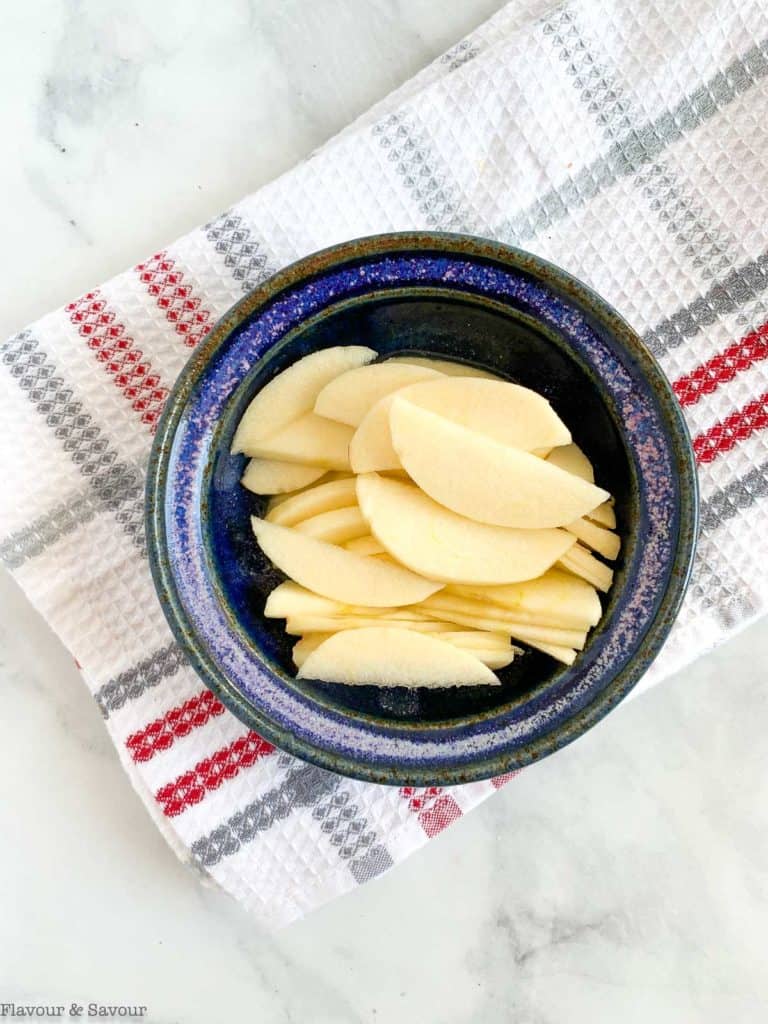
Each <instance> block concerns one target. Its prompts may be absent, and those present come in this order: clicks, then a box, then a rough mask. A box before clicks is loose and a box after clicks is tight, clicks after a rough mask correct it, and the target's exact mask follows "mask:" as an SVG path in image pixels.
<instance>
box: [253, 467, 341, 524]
mask: <svg viewBox="0 0 768 1024" xmlns="http://www.w3.org/2000/svg"><path fill="white" fill-rule="evenodd" d="M356 504H357V488H356V481H355V478H354V477H353V476H348V477H345V478H344V479H343V480H329V481H328V483H320V484H318V485H317V487H310V488H309V489H308V490H306V491H302V492H301V494H296V495H294V496H293V497H292V498H288V499H286V501H283V502H280V504H279V505H277V506H275V507H274V508H271V509H270V510H269V512H268V513H267V519H268V520H269V521H270V523H277V524H278V525H279V526H295V525H296V523H300V522H302V521H303V520H304V519H310V518H311V517H312V516H319V515H320V514H321V513H323V512H332V511H333V510H334V509H336V508H347V507H348V506H350V505H356Z"/></svg>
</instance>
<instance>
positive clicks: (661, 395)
mask: <svg viewBox="0 0 768 1024" xmlns="http://www.w3.org/2000/svg"><path fill="white" fill-rule="evenodd" d="M429 251H433V252H437V253H440V252H450V254H451V255H454V256H462V255H464V256H466V257H469V258H477V259H482V260H484V261H491V262H493V261H496V262H499V263H501V264H503V265H505V266H507V267H508V268H512V269H514V270H518V271H522V272H524V273H528V274H531V275H533V276H534V277H536V278H537V279H543V280H544V281H545V282H546V283H549V284H554V285H555V287H556V288H557V289H558V291H560V292H562V293H564V294H565V295H566V296H567V297H568V298H570V299H572V300H574V301H576V302H577V303H578V304H579V305H580V306H581V307H582V308H583V309H584V310H585V311H586V312H587V313H588V314H589V315H590V316H592V317H594V318H595V319H597V320H598V321H600V322H601V323H602V324H603V326H604V327H605V328H607V330H608V331H609V332H610V334H611V336H612V337H613V339H614V340H615V341H617V342H618V343H619V345H621V346H622V347H623V348H624V350H625V351H626V352H628V353H629V355H630V356H631V357H632V358H633V360H634V361H635V362H636V363H637V364H638V366H639V368H640V371H641V374H642V376H643V378H644V379H645V380H646V381H647V382H648V384H649V386H650V388H651V390H652V392H653V394H654V396H655V397H656V399H657V401H658V400H661V401H660V405H661V407H662V409H663V410H664V420H665V424H666V425H667V426H668V428H670V437H672V436H674V437H675V440H676V441H677V442H678V446H677V450H676V451H675V457H676V467H677V472H678V486H679V516H680V522H679V530H678V538H677V545H676V547H675V551H674V557H673V559H672V563H671V565H670V568H669V578H668V582H667V586H666V589H665V590H664V592H663V593H662V595H661V597H660V600H659V603H658V607H657V609H656V612H655V614H654V616H653V618H652V620H651V621H650V622H649V624H648V626H647V628H646V631H645V633H644V635H643V636H642V637H641V638H640V640H639V642H638V646H637V649H636V651H635V654H634V656H633V657H632V658H631V659H630V660H629V661H628V662H627V664H625V665H624V666H623V667H622V668H620V669H619V670H618V671H617V672H616V673H615V674H613V675H612V676H611V677H610V678H609V680H608V682H607V683H606V685H605V686H604V688H603V689H602V690H601V691H600V693H599V694H597V695H596V696H595V697H594V699H593V700H592V701H590V702H589V703H588V704H587V705H586V706H585V707H583V708H582V709H580V710H579V711H578V712H577V713H576V714H575V715H573V716H572V717H571V718H569V719H567V720H566V721H565V722H563V723H560V724H559V725H558V726H556V727H555V728H554V729H553V730H552V732H550V733H548V734H547V735H546V736H545V737H543V738H540V739H537V740H534V741H529V742H527V743H525V744H523V745H521V746H519V747H516V748H514V749H511V750H507V751H505V752H503V753H496V754H493V755H491V756H484V757H483V758H479V759H477V760H476V761H472V762H470V763H464V764H455V765H450V766H447V765H440V766H437V767H435V768H429V767H424V766H413V765H409V766H405V767H398V766H393V765H387V766H386V767H382V766H378V765H373V764H370V763H368V762H365V761H362V760H359V759H358V760H355V759H353V758H352V757H351V756H350V755H349V754H345V753H341V752H333V751H326V750H323V749H319V748H316V747H314V746H313V745H311V744H310V743H308V742H307V741H306V740H304V739H301V738H300V737H297V736H295V735H294V734H293V733H291V732H289V731H287V730H286V729H285V728H284V727H283V726H281V725H279V724H277V723H274V722H273V721H272V720H271V719H270V718H269V717H268V716H266V715H265V714H263V713H261V712H260V711H259V710H258V709H256V708H255V707H254V706H253V705H252V704H251V703H250V701H248V699H247V697H245V695H244V694H242V693H241V692H240V690H239V689H237V688H236V687H235V686H234V685H233V684H232V683H231V682H230V681H229V679H228V678H227V676H226V675H225V673H224V672H223V671H222V670H221V669H220V668H219V667H218V665H216V664H215V662H214V661H213V659H212V658H211V657H210V655H209V653H208V650H207V646H206V644H205V643H204V642H203V641H202V639H201V638H200V637H199V636H198V635H197V632H196V631H195V629H194V627H193V626H192V624H191V622H190V621H189V618H188V616H187V613H186V611H185V609H184V607H183V605H182V603H181V600H180V597H179V594H178V590H177V587H176V582H175V579H174V576H173V573H172V570H171V567H170V561H169V558H168V548H167V536H166V524H165V506H166V500H165V499H166V485H167V468H168V460H169V457H170V452H171V448H172V445H173V441H174V438H175V435H176V431H177V428H178V425H179V422H180V420H181V417H182V414H183V411H184V408H185V406H186V404H187V402H188V399H189V397H190V395H191V393H192V391H193V389H194V387H195V385H196V383H197V380H198V377H199V375H200V374H201V373H202V372H203V371H204V369H205V367H206V366H207V364H208V362H209V360H210V358H211V357H212V356H213V354H214V353H215V352H216V350H217V349H218V348H219V346H220V345H221V344H223V343H224V342H225V341H226V339H227V338H228V337H229V335H230V334H231V333H232V332H234V331H235V330H237V329H238V328H239V327H241V326H242V324H243V323H244V322H245V321H246V320H247V319H248V318H249V317H250V316H252V315H253V314H254V313H255V312H256V311H257V310H258V309H259V308H260V307H262V306H264V305H266V304H267V303H269V302H271V301H272V300H273V299H275V298H276V297H277V296H279V295H280V294H281V293H282V292H285V291H286V290H288V289H290V288H292V287H293V286H295V285H297V284H299V283H300V282H302V281H305V280H308V279H311V278H312V277H314V276H316V275H318V274H322V273H323V272H325V271H328V270H329V269H331V268H336V267H340V266H342V265H344V264H346V263H354V262H355V261H357V260H361V259H363V260H365V259H369V258H374V257H376V256H385V255H387V254H391V253H397V252H411V253H413V252H429ZM698 525H699V487H698V475H697V471H696V463H695V456H694V451H693V446H692V443H691V438H690V433H689V431H688V426H687V423H686V421H685V417H684V415H683V411H682V408H681V407H680V405H679V403H678V402H677V399H676V397H675V395H674V392H673V390H672V386H671V383H670V382H669V380H668V378H667V377H666V375H665V374H664V372H663V371H662V369H661V367H660V366H659V364H658V362H657V361H656V359H655V357H654V356H653V355H652V353H651V352H650V351H649V349H648V348H647V347H646V345H645V343H644V342H643V340H642V338H641V337H640V335H639V334H638V333H637V332H636V331H635V330H634V328H632V327H631V326H630V324H629V323H628V322H627V321H626V320H625V319H624V317H622V316H621V314H619V313H618V312H617V311H616V310H615V309H614V308H613V307H612V306H611V305H610V304H609V303H608V302H607V301H606V300H605V299H603V298H602V297H601V296H600V295H599V294H598V293H597V292H595V291H594V290H593V289H592V288H591V287H590V286H589V285H587V284H585V283H584V282H583V281H581V280H579V279H578V278H577V277H575V276H574V275H573V274H570V273H569V272H568V271H566V270H563V269H562V268H561V267H558V266H557V265H556V264H554V263H551V262H550V261H548V260H545V259H543V258H542V257H539V256H536V255H534V254H532V253H530V252H527V251H526V250H523V249H519V248H517V247H515V246H511V245H507V244H505V243H502V242H497V241H494V240H492V239H487V238H483V237H479V236H474V235H467V234H458V233H453V232H438V231H403V232H390V233H384V234H374V235H366V236H362V237H360V238H354V239H350V240H347V241H344V242H340V243H337V244H335V245H332V246H328V247H326V248H324V249H320V250H318V251H316V252H313V253H311V254H309V255H308V256H304V257H302V258H301V259H298V260H296V261H294V262H293V263H291V264H289V265H288V266H286V267H284V268H283V269H282V270H280V271H278V272H277V273H275V274H273V275H271V276H270V277H269V278H267V279H266V280H265V281H263V282H262V283H261V284H259V285H257V286H256V288H254V289H253V290H252V291H250V292H249V293H248V294H246V295H244V296H243V298H241V299H239V300H238V301H237V302H236V303H235V304H234V305H233V306H231V307H230V308H229V309H228V310H227V311H226V312H225V313H224V314H223V315H222V316H221V317H220V318H219V320H218V321H217V322H216V323H215V324H214V326H213V327H212V328H211V330H210V331H209V332H208V334H207V335H206V337H205V338H204V339H203V341H202V342H201V343H200V345H199V346H198V347H197V349H195V350H194V352H193V353H192V355H191V357H190V359H189V360H188V361H187V363H186V364H185V366H184V367H183V369H182V370H181V372H180V374H179V376H178V377H177V379H176V381H175V383H174V385H173V387H172V389H171V393H170V395H169V396H168V399H167V401H166V403H165V406H164V409H163V412H162V414H161V416H160V419H159V421H158V425H157V431H156V433H155V437H154V439H153V443H152V448H151V451H150V456H149V461H148V466H147V478H146V488H145V530H146V542H147V552H148V559H149V564H150V570H151V573H152V578H153V583H154V586H155V590H156V592H157V595H158V598H159V601H160V604H161V607H162V609H163V612H164V614H165V617H166V619H167V621H168V624H169V626H170V628H171V632H172V633H173V635H174V638H175V640H176V642H177V643H178V644H179V646H180V648H181V649H182V651H183V652H184V654H185V656H186V657H187V658H188V659H189V661H190V663H191V665H192V666H193V668H194V669H195V671H196V672H197V674H198V676H199V677H200V678H201V680H202V681H203V683H204V684H205V686H206V687H208V688H209V689H210V690H211V691H212V692H213V693H214V694H215V696H216V697H218V699H219V700H220V701H221V702H222V703H223V704H224V705H225V706H226V707H227V708H228V709H229V710H230V711H232V713H233V714H235V715H236V717H237V718H238V719H239V720H240V721H242V722H243V723H244V724H245V725H247V726H248V727H249V728H252V729H254V730H255V731H257V732H258V733H260V734H261V735H262V736H263V737H264V738H265V739H267V740H268V741H269V742H271V743H273V744H274V745H275V746H276V747H278V748H280V749H282V750H285V751H287V752H289V753H291V754H293V755H294V756H296V757H298V758H301V759H302V760H304V761H308V762H310V763H312V764H315V765H317V766H319V767H321V768H324V769H326V770H329V771H333V772H336V773H341V774H344V775H346V776H347V777H350V778H355V779H359V780H362V781H368V782H374V783H379V784H387V785H396V786H408V785H416V786H425V785H426V786H429V785H442V786H446V785H457V784H462V783H465V782H469V781H478V780H481V779H487V778H491V777H494V776H497V775H500V774H504V773H506V772H510V771H514V770H516V769H518V768H521V767H523V766H524V765H526V764H529V763H531V762H533V761H536V760H539V759H541V758H542V757H544V756H547V755H548V754H550V753H553V752H554V751H555V750H558V749H560V748H561V747H564V746H566V745H567V744H569V743H571V742H573V741H574V740H575V739H577V738H578V737H579V736H581V735H583V734H584V733H585V732H587V731H588V730H589V729H590V728H591V727H592V726H594V725H595V724H597V722H599V721H600V720H601V719H602V718H604V717H605V716H606V715H607V714H608V713H609V712H610V711H611V710H612V709H613V708H614V707H615V706H616V705H617V704H618V703H619V702H620V701H621V700H623V699H624V697H625V696H626V695H627V694H628V693H629V692H630V691H631V690H632V689H633V687H634V686H635V685H636V684H637V682H638V681H639V679H640V678H641V677H642V675H643V674H644V673H645V671H646V670H647V669H648V667H649V666H650V664H651V663H652V662H653V660H654V659H655V657H656V656H657V654H658V653H659V651H660V649H661V647H662V646H663V644H664V642H665V640H666V638H667V635H668V634H669V631H670V629H671V627H672V625H673V623H674V621H675V618H676V617H677V613H678V611H679V609H680V605H681V603H682V601H683V598H684V596H685V592H686V589H687V586H688V582H689V580H690V576H691V572H692V569H693V563H694V558H695V552H696V541H697V537H698ZM531 747H535V748H536V749H533V750H532V749H531Z"/></svg>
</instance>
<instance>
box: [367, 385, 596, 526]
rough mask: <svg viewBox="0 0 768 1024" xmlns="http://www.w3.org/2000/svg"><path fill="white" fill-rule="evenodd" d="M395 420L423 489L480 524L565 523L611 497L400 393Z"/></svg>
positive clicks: (401, 448)
mask: <svg viewBox="0 0 768 1024" xmlns="http://www.w3.org/2000/svg"><path fill="white" fill-rule="evenodd" d="M390 426H391V430H392V442H393V445H394V447H395V450H396V451H397V454H398V456H399V458H400V461H401V463H402V464H403V466H404V467H405V469H406V470H407V472H408V473H409V475H410V476H411V477H412V478H413V480H415V481H416V483H417V484H418V485H419V487H421V488H422V489H423V490H424V491H426V493H427V494H429V495H430V497H432V498H434V499H435V501H437V502H439V503H440V504H441V505H445V506H446V507H447V508H450V509H452V510H453V511H454V512H457V513H459V514H460V515H464V516H467V517H468V518H469V519H474V520H476V521H477V522H480V523H488V524H491V525H496V526H507V527H512V528H520V529H526V528H527V529H545V528H549V527H556V526H563V525H565V524H566V523H571V522H573V520H574V519H578V518H579V517H580V516H582V515H584V514H585V513H586V512H588V511H589V510H590V509H593V508H595V507H596V506H597V505H599V504H600V503H601V502H603V501H605V500H606V499H607V498H608V497H610V495H609V494H608V492H607V491H603V490H601V489H600V488H599V487H595V486H594V484H589V483H587V482H586V481H585V480H581V479H579V477H576V476H573V474H571V473H566V472H564V471H563V470H562V469H559V468H558V467H557V466H553V465H552V464H551V463H549V462H547V461H546V460H545V459H538V458H536V456H535V455H531V454H530V453H529V452H523V451H520V450H519V449H517V448H511V447H509V446H507V445H503V444H500V443H499V442H498V441H494V440H492V439H491V438H489V437H485V436H484V435H482V434H478V433H476V432H475V431H472V430H467V429H466V427H462V426H459V424H457V423H452V422H451V421H450V420H447V419H445V418H444V417H443V416H438V415H437V414H436V413H433V412H430V411H429V410H427V409H422V408H420V407H419V406H417V405H414V404H413V403H412V402H409V401H407V400H406V399H404V398H402V397H400V395H399V394H395V395H394V396H393V400H392V406H391V409H390ZM361 504H362V503H361ZM372 532H374V533H376V531H375V530H374V531H372ZM379 539H380V540H381V541H382V543H384V541H383V539H382V538H381V537H379Z"/></svg>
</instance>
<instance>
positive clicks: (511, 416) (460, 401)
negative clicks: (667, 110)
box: [400, 377, 571, 452]
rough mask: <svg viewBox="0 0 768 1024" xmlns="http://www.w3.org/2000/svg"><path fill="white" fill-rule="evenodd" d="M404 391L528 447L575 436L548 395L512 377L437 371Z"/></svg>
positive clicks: (423, 404) (454, 418)
mask: <svg viewBox="0 0 768 1024" xmlns="http://www.w3.org/2000/svg"><path fill="white" fill-rule="evenodd" d="M400 397H401V398H403V399H407V401H409V402H411V403H413V405H417V406H419V408H421V409H428V410H429V411H430V412H433V413H436V414H437V415H438V416H443V417H444V418H445V419H447V420H450V421H451V423H458V424H459V425H460V426H462V427H466V428H467V430H472V431H474V432H476V433H478V434H483V435H484V436H485V437H490V438H493V440H494V441H498V442H499V443H500V444H507V445H511V446H512V447H513V448H520V449H522V450H523V451H526V452H530V451H532V450H534V449H537V448H543V447H550V448H551V447H554V446H555V445H567V444H569V443H570V440H571V432H570V431H569V430H568V428H567V427H566V425H565V424H564V423H563V421H562V420H561V419H560V417H559V416H558V415H557V413H556V412H555V410H554V409H553V408H552V406H551V405H550V404H549V402H548V401H547V400H546V398H544V397H543V396H542V395H539V394H537V393H536V392H535V391H531V390H530V388H524V387H520V385H519V384H510V383H509V381H499V380H482V379H479V378H467V377H438V378H437V379H436V380H428V381H422V382H421V383H419V384H413V385H411V386H410V387H409V388H407V389H404V390H402V391H401V392H400Z"/></svg>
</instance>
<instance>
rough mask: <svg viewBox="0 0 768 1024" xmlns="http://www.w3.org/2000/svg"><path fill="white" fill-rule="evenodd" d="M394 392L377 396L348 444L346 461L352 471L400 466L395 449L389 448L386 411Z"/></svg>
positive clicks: (358, 471)
mask: <svg viewBox="0 0 768 1024" xmlns="http://www.w3.org/2000/svg"><path fill="white" fill-rule="evenodd" d="M396 394H397V392H396V391H395V392H394V393H393V394H391V395H386V396H385V397H384V398H380V399H379V401H378V402H377V403H376V405H374V406H373V407H372V408H371V410H370V411H369V412H368V414H367V415H366V416H365V417H364V419H363V421H362V422H361V424H360V426H359V427H358V428H357V430H356V431H355V433H354V436H353V438H352V440H351V441H350V443H349V462H350V465H351V466H352V470H353V472H355V473H371V472H374V471H375V472H381V471H383V470H399V469H402V466H401V464H400V459H399V458H398V457H397V452H396V451H395V449H394V448H393V447H392V433H391V431H390V429H389V410H390V408H391V407H392V400H393V399H394V397H395V395H396Z"/></svg>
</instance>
